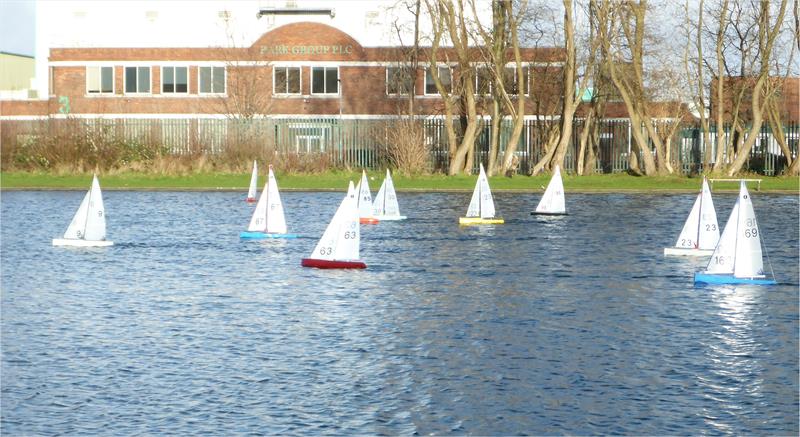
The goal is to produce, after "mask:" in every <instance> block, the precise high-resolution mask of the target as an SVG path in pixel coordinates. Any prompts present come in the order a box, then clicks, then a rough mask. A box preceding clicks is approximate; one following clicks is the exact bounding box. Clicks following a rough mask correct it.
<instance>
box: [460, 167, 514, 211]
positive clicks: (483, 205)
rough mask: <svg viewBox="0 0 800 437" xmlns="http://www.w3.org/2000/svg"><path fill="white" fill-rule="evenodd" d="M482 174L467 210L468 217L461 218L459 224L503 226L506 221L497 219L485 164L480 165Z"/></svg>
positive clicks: (479, 176)
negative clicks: (484, 169) (484, 168)
mask: <svg viewBox="0 0 800 437" xmlns="http://www.w3.org/2000/svg"><path fill="white" fill-rule="evenodd" d="M480 168H481V171H480V174H479V175H478V182H476V183H475V189H474V190H473V191H472V199H471V200H470V202H469V208H467V216H466V217H459V219H458V223H459V224H461V225H490V224H502V223H505V221H504V220H503V219H502V218H500V217H495V216H494V215H495V210H494V199H493V198H492V190H490V189H489V180H488V179H487V178H486V173H485V172H484V171H483V164H480Z"/></svg>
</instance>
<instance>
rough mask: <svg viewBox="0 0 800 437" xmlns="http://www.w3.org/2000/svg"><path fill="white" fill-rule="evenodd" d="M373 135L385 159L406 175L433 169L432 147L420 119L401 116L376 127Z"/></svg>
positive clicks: (423, 172)
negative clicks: (380, 126) (426, 140)
mask: <svg viewBox="0 0 800 437" xmlns="http://www.w3.org/2000/svg"><path fill="white" fill-rule="evenodd" d="M373 136H374V137H375V139H376V142H377V143H378V144H379V146H380V151H381V155H382V157H383V159H384V160H385V161H386V162H387V164H388V165H389V166H390V167H392V168H394V169H395V171H397V172H399V173H402V174H406V175H418V174H428V173H430V171H431V159H430V148H429V147H428V146H427V145H426V144H425V131H424V127H423V125H422V122H421V121H420V120H412V119H410V118H401V119H399V120H397V121H393V122H391V123H387V124H386V125H384V126H383V127H382V128H379V129H376V131H375V132H374V134H373Z"/></svg>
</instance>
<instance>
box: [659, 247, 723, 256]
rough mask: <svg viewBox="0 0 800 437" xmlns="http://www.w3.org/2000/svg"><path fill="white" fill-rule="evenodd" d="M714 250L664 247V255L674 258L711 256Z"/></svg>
mask: <svg viewBox="0 0 800 437" xmlns="http://www.w3.org/2000/svg"><path fill="white" fill-rule="evenodd" d="M713 253H714V249H685V248H682V247H665V248H664V255H667V256H669V255H675V256H711V255H712V254H713Z"/></svg>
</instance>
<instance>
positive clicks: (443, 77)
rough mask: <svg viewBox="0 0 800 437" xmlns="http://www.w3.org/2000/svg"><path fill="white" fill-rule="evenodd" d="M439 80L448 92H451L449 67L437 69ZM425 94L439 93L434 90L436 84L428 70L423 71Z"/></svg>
mask: <svg viewBox="0 0 800 437" xmlns="http://www.w3.org/2000/svg"><path fill="white" fill-rule="evenodd" d="M439 80H440V81H441V82H442V85H443V86H444V88H445V89H446V90H447V91H448V92H450V91H452V78H451V76H450V67H439ZM425 94H427V95H431V94H439V91H438V90H437V89H436V84H435V83H434V82H433V75H432V74H431V70H430V69H427V70H425Z"/></svg>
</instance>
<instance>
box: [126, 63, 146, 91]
mask: <svg viewBox="0 0 800 437" xmlns="http://www.w3.org/2000/svg"><path fill="white" fill-rule="evenodd" d="M125 92H126V93H149V92H150V67H125Z"/></svg>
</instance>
